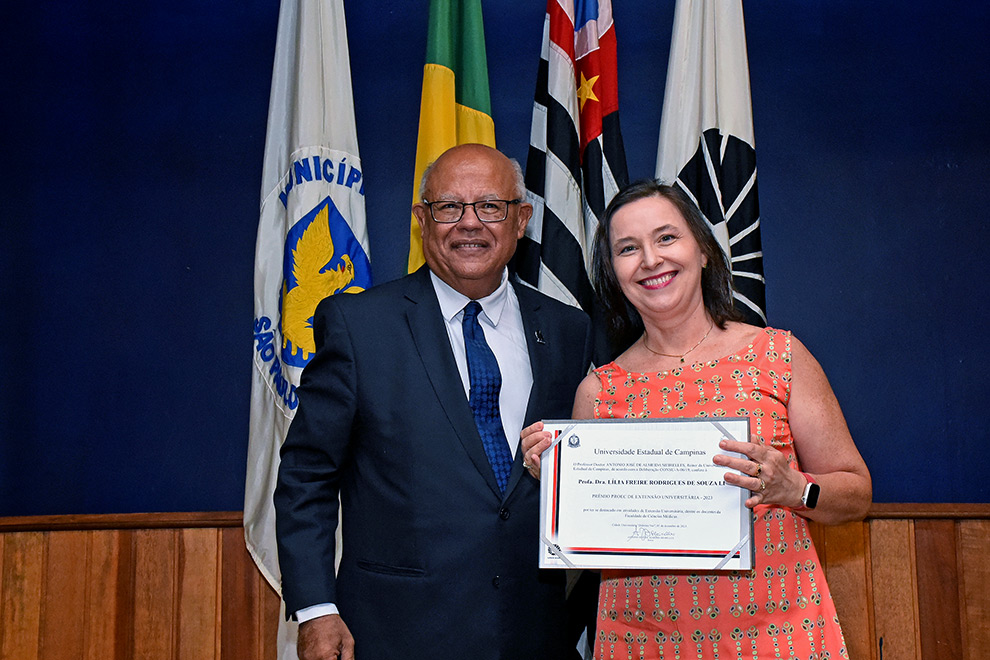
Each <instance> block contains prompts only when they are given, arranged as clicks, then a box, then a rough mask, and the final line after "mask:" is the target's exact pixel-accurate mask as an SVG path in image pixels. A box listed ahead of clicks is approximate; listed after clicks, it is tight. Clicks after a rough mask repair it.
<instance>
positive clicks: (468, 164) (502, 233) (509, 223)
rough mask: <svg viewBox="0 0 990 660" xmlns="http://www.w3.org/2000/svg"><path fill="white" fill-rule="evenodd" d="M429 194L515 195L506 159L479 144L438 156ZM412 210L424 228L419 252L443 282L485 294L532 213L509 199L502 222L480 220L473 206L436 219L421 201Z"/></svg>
mask: <svg viewBox="0 0 990 660" xmlns="http://www.w3.org/2000/svg"><path fill="white" fill-rule="evenodd" d="M424 196H425V197H426V199H427V200H429V201H431V202H433V201H438V200H446V201H455V202H477V201H479V200H485V199H516V189H515V176H514V173H513V169H512V164H511V163H510V162H509V159H508V158H506V157H505V156H503V155H502V154H501V153H499V152H498V151H496V150H494V149H491V148H489V147H484V146H482V145H475V144H471V145H461V146H459V147H454V148H453V149H450V150H448V151H447V152H445V153H444V154H443V155H441V156H440V158H438V159H437V161H436V164H435V165H434V166H433V170H432V171H431V172H430V177H429V179H428V180H427V182H426V190H425V195H424ZM413 213H414V214H415V215H416V219H417V220H418V221H419V226H420V229H421V230H422V234H423V257H424V258H425V259H426V263H427V265H428V266H429V267H430V270H432V271H433V272H434V273H436V275H437V276H438V277H439V278H440V279H442V280H443V281H444V282H446V283H447V284H449V285H450V286H451V287H453V288H454V289H455V290H457V291H459V292H460V293H463V294H464V295H466V296H468V297H469V298H474V299H477V298H483V297H485V296H487V295H488V294H490V293H491V292H492V291H494V290H495V289H496V288H497V287H498V285H499V282H500V281H501V277H502V269H503V268H505V265H506V264H507V263H509V259H511V258H512V255H513V253H514V252H515V251H516V242H517V241H518V240H519V239H520V238H522V236H523V234H524V233H525V231H526V223H527V222H529V218H530V216H531V215H532V214H533V207H532V206H531V205H529V204H526V203H522V204H510V205H509V214H508V217H506V219H505V220H503V221H502V222H481V221H480V220H479V219H478V216H477V214H476V213H475V211H474V208H473V207H470V206H466V207H464V215H462V216H461V219H460V220H459V221H458V222H455V223H450V224H441V223H438V222H435V221H434V220H433V217H432V216H431V215H430V209H429V207H428V206H426V205H425V204H422V203H420V204H415V205H414V206H413Z"/></svg>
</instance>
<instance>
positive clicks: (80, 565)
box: [0, 504, 990, 660]
mask: <svg viewBox="0 0 990 660" xmlns="http://www.w3.org/2000/svg"><path fill="white" fill-rule="evenodd" d="M811 534H812V537H813V539H814V541H815V545H816V547H817V548H818V550H819V555H820V558H821V561H822V564H823V565H824V566H825V572H826V577H827V580H828V583H829V587H830V589H831V592H832V596H833V598H834V600H835V604H836V609H837V610H838V612H839V617H840V619H841V621H842V627H843V631H844V633H845V636H846V644H847V647H848V649H849V657H850V658H852V659H853V660H928V659H932V660H941V658H952V659H953V660H956V659H958V658H961V659H962V660H982V658H984V657H986V649H988V648H990V567H988V566H987V562H986V561H985V559H984V556H985V552H986V548H987V547H988V546H990V504H962V505H952V504H897V505H895V504H883V505H881V504H878V505H874V507H873V509H872V510H871V512H870V515H869V517H868V518H867V519H866V521H864V522H858V523H849V524H847V525H839V526H835V527H823V526H821V525H817V524H813V525H812V526H811ZM0 575H2V578H3V583H2V591H0V660H35V659H41V660H62V659H68V658H73V659H74V658H82V659H83V660H145V659H147V660H159V659H161V660H185V659H190V660H200V659H207V660H275V659H276V643H277V639H276V638H277V632H278V622H279V617H280V608H279V600H278V597H277V596H276V594H275V592H274V590H272V589H271V587H269V585H268V583H267V582H265V580H264V579H263V578H262V577H261V575H260V573H259V572H258V570H257V569H256V567H255V566H254V564H253V563H252V561H251V558H250V556H249V554H248V552H247V550H246V548H245V547H244V532H243V528H242V527H241V514H240V513H236V512H235V513H206V514H202V513H197V514H152V515H149V516H146V517H145V516H142V515H139V514H127V515H125V516H40V517H32V518H0Z"/></svg>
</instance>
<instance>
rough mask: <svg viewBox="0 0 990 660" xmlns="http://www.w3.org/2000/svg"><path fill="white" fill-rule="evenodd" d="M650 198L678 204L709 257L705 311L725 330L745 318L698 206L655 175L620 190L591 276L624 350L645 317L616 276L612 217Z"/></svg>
mask: <svg viewBox="0 0 990 660" xmlns="http://www.w3.org/2000/svg"><path fill="white" fill-rule="evenodd" d="M648 197H660V198H662V199H666V200H667V201H669V202H670V203H671V204H673V205H674V207H675V208H677V210H678V212H680V214H681V216H682V217H683V218H684V220H685V221H686V222H687V225H688V228H690V230H691V234H693V235H694V240H696V241H697V242H698V245H699V246H700V248H701V252H702V254H704V255H705V257H707V259H708V264H707V267H706V268H704V269H703V270H702V271H701V293H702V298H703V300H704V304H705V310H706V311H707V312H708V315H709V316H711V318H712V321H714V322H715V324H716V325H718V327H719V328H722V329H724V328H725V323H726V322H727V321H741V320H742V318H743V317H742V314H740V313H739V312H738V311H737V310H736V308H735V307H734V306H733V302H732V272H731V271H730V270H729V264H728V261H727V260H726V258H725V254H724V253H723V252H722V248H721V247H720V246H719V244H718V240H716V238H715V235H714V234H713V233H712V230H711V228H710V227H709V226H708V223H707V222H706V221H705V218H704V217H703V216H702V215H701V211H699V210H698V207H697V206H696V205H695V204H694V202H692V201H691V199H690V198H689V197H688V196H687V195H686V194H685V193H684V191H682V190H681V189H680V188H678V187H677V186H672V185H667V184H664V183H660V182H659V181H655V180H651V179H647V180H643V181H637V182H635V183H631V184H629V185H628V186H626V187H625V188H623V189H622V190H620V191H619V193H618V194H617V195H616V196H615V197H613V198H612V201H611V202H609V205H608V208H606V209H605V217H604V218H603V219H602V221H601V223H600V224H599V225H598V230H597V231H596V232H595V245H594V253H593V256H592V264H591V280H592V284H593V285H594V287H595V293H596V294H597V295H598V299H599V301H600V302H601V304H602V307H603V308H604V310H605V318H606V322H607V330H608V334H609V337H610V338H611V340H612V342H613V345H614V346H615V347H616V348H617V349H619V350H625V349H626V348H628V347H629V346H631V345H632V343H633V342H635V341H636V340H637V339H639V337H640V335H642V334H643V319H642V318H641V317H640V315H639V312H637V311H636V308H635V307H633V306H632V305H631V304H629V301H628V300H627V299H626V296H625V294H623V293H622V288H621V287H620V286H619V282H618V280H617V279H616V277H615V269H614V264H613V260H612V236H611V229H612V218H613V217H615V213H616V211H618V210H619V209H621V208H622V207H623V206H625V205H626V204H630V203H632V202H635V201H638V200H641V199H646V198H648Z"/></svg>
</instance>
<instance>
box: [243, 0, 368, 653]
mask: <svg viewBox="0 0 990 660" xmlns="http://www.w3.org/2000/svg"><path fill="white" fill-rule="evenodd" d="M368 254H369V250H368V232H367V226H366V222H365V210H364V181H363V175H362V167H361V158H360V155H359V153H358V143H357V130H356V127H355V122H354V102H353V97H352V93H351V73H350V62H349V57H348V48H347V33H346V26H345V22H344V8H343V2H342V0H283V1H282V5H281V9H280V12H279V19H278V36H277V42H276V51H275V65H274V71H273V74H272V91H271V100H270V103H269V111H268V133H267V139H266V141H265V160H264V169H263V173H262V186H261V212H260V221H259V224H258V239H257V246H256V253H255V273H254V296H255V298H254V328H253V334H254V369H253V377H252V383H251V420H250V438H249V443H248V460H247V479H246V485H245V493H244V538H245V542H246V544H247V548H248V551H249V552H250V553H251V556H252V557H253V558H254V561H255V563H256V564H257V565H258V569H259V570H260V571H261V573H262V574H263V575H264V577H265V579H266V580H267V581H268V582H269V584H271V585H272V587H273V588H275V589H276V590H278V591H280V587H279V583H280V575H279V569H278V558H277V551H276V544H275V510H274V505H273V503H272V493H273V492H274V490H275V480H276V476H277V473H278V463H279V456H278V452H279V448H280V447H281V445H282V441H283V440H284V439H285V434H286V431H287V430H288V427H289V424H290V423H291V421H292V418H293V415H294V413H295V409H296V405H297V403H298V399H297V398H296V395H295V388H296V387H297V386H298V384H299V376H300V374H301V373H302V369H303V367H304V366H305V365H306V363H307V362H308V361H309V360H310V359H311V357H312V355H313V352H314V340H313V331H312V325H311V317H312V315H313V312H314V310H315V309H316V305H317V303H319V301H320V300H321V299H323V298H324V297H326V296H328V295H332V294H335V293H339V292H356V291H360V290H362V289H364V288H367V287H368V286H370V285H371V276H370V265H369V261H368ZM338 534H339V530H338ZM339 548H340V545H339V544H338V552H339ZM274 624H275V622H272V625H274ZM295 632H296V631H295V624H294V623H290V624H286V622H285V618H284V612H283V617H281V620H280V622H279V632H278V640H279V641H278V643H279V649H278V657H279V658H280V659H281V660H293V659H294V658H296V657H297V656H296V648H295Z"/></svg>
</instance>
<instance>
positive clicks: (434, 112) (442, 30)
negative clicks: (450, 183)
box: [408, 0, 495, 273]
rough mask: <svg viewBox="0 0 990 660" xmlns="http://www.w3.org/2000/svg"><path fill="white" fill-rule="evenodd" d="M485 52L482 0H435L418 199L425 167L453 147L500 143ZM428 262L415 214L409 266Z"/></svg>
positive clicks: (419, 148)
mask: <svg viewBox="0 0 990 660" xmlns="http://www.w3.org/2000/svg"><path fill="white" fill-rule="evenodd" d="M491 106H492V104H491V96H490V95H489V92H488V63H487V60H486V57H485V27H484V22H483V20H482V17H481V0H430V29H429V35H428V37H427V42H426V65H425V66H424V67H423V98H422V101H421V102H420V106H419V138H418V140H417V142H416V175H415V178H414V180H413V203H414V204H415V203H416V202H418V201H420V199H419V181H420V179H421V178H422V176H423V170H425V169H426V166H427V165H429V164H430V163H432V162H433V161H434V160H436V158H437V157H438V156H439V155H440V154H442V153H443V152H444V151H446V150H447V149H449V148H450V147H453V146H456V145H458V144H466V143H469V142H480V143H481V144H487V145H488V146H490V147H494V146H495V122H494V121H493V120H492V107H491ZM422 265H423V238H422V236H420V233H419V224H418V223H417V222H416V216H411V224H410V228H409V270H408V272H410V273H411V272H413V271H414V270H416V269H417V268H419V267H420V266H422Z"/></svg>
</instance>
